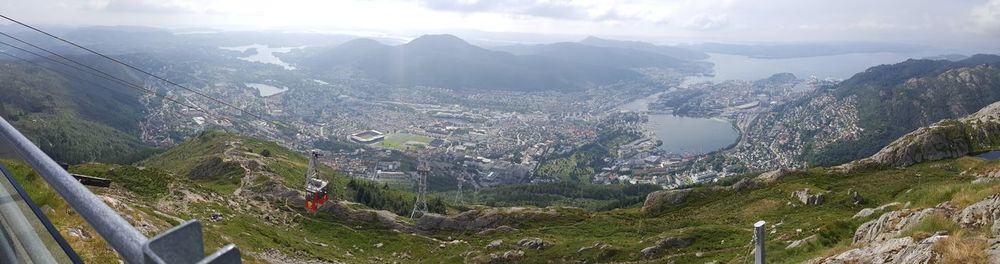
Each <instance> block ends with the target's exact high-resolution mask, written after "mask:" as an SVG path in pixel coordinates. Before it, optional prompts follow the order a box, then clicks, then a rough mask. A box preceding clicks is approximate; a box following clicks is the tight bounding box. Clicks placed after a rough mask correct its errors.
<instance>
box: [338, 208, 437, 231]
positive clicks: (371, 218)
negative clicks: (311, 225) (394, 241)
mask: <svg viewBox="0 0 1000 264" xmlns="http://www.w3.org/2000/svg"><path fill="white" fill-rule="evenodd" d="M319 211H320V212H323V213H328V214H332V215H333V216H334V217H336V218H337V219H343V220H347V221H351V222H360V223H378V224H381V225H383V226H385V227H389V228H393V229H398V230H403V231H407V232H415V231H418V230H416V229H415V228H414V227H413V225H411V224H409V223H406V222H404V221H402V220H400V219H399V216H398V215H396V214H394V213H392V212H389V211H385V210H371V209H354V208H351V207H350V206H349V202H345V201H338V202H328V203H326V204H323V206H321V207H320V208H319Z"/></svg>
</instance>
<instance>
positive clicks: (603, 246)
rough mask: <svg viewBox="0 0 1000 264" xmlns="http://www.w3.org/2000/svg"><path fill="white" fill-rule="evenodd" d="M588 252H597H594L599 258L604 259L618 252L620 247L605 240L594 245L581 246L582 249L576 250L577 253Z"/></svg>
mask: <svg viewBox="0 0 1000 264" xmlns="http://www.w3.org/2000/svg"><path fill="white" fill-rule="evenodd" d="M587 252H595V253H593V254H594V255H595V256H596V257H597V258H599V259H603V258H609V257H612V256H614V255H616V254H618V248H615V247H613V246H611V245H609V244H607V243H604V242H597V243H594V245H593V246H587V247H581V248H580V249H578V250H576V253H587Z"/></svg>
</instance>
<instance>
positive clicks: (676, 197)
mask: <svg viewBox="0 0 1000 264" xmlns="http://www.w3.org/2000/svg"><path fill="white" fill-rule="evenodd" d="M690 193H691V189H679V190H660V191H655V192H651V193H649V194H648V195H646V202H644V203H643V204H642V212H643V213H646V214H650V213H658V212H659V211H660V210H662V209H663V207H666V206H669V205H676V204H680V203H683V202H684V201H686V200H687V197H688V194H690Z"/></svg>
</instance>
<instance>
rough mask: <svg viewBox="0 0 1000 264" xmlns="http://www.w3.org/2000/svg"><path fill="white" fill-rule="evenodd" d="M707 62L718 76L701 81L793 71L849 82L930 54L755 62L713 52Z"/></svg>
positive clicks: (845, 56)
mask: <svg viewBox="0 0 1000 264" xmlns="http://www.w3.org/2000/svg"><path fill="white" fill-rule="evenodd" d="M709 55H710V57H709V58H708V59H707V61H709V62H712V63H715V77H702V78H698V79H699V80H701V81H715V82H719V81H725V80H746V81H753V80H759V79H764V78H767V77H770V76H771V75H772V74H775V73H780V72H790V73H792V74H795V76H797V77H799V78H808V77H809V76H816V77H817V78H819V79H825V78H834V79H847V78H850V77H851V76H853V75H854V74H855V73H859V72H862V71H865V70H866V69H868V68H870V67H873V66H878V65H881V64H895V63H899V62H903V61H905V60H907V59H910V58H923V57H927V56H929V55H932V54H930V53H928V54H923V53H887V52H885V53H863V54H862V53H858V54H842V55H832V56H817V57H805V58H787V59H755V58H750V57H747V56H741V55H727V54H718V53H709Z"/></svg>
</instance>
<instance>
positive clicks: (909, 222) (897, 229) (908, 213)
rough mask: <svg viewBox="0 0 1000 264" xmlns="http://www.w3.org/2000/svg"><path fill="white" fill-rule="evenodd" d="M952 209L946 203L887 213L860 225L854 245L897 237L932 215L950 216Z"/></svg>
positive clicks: (855, 233) (855, 235) (855, 234)
mask: <svg viewBox="0 0 1000 264" xmlns="http://www.w3.org/2000/svg"><path fill="white" fill-rule="evenodd" d="M953 210H954V209H953V208H951V206H950V205H948V204H947V203H944V204H940V205H938V206H937V207H933V208H927V209H922V210H917V209H901V210H896V211H892V212H888V213H885V214H882V216H879V218H877V219H875V220H871V221H868V222H865V223H864V224H861V226H860V227H858V229H857V231H855V232H854V244H859V243H873V242H881V241H885V240H888V239H891V238H894V237H897V236H899V234H900V233H902V232H903V231H905V230H907V229H909V228H911V227H913V226H916V225H917V224H919V223H920V222H921V221H923V220H924V219H926V218H927V217H929V216H932V215H934V214H943V215H945V216H949V215H951V212H953Z"/></svg>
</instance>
